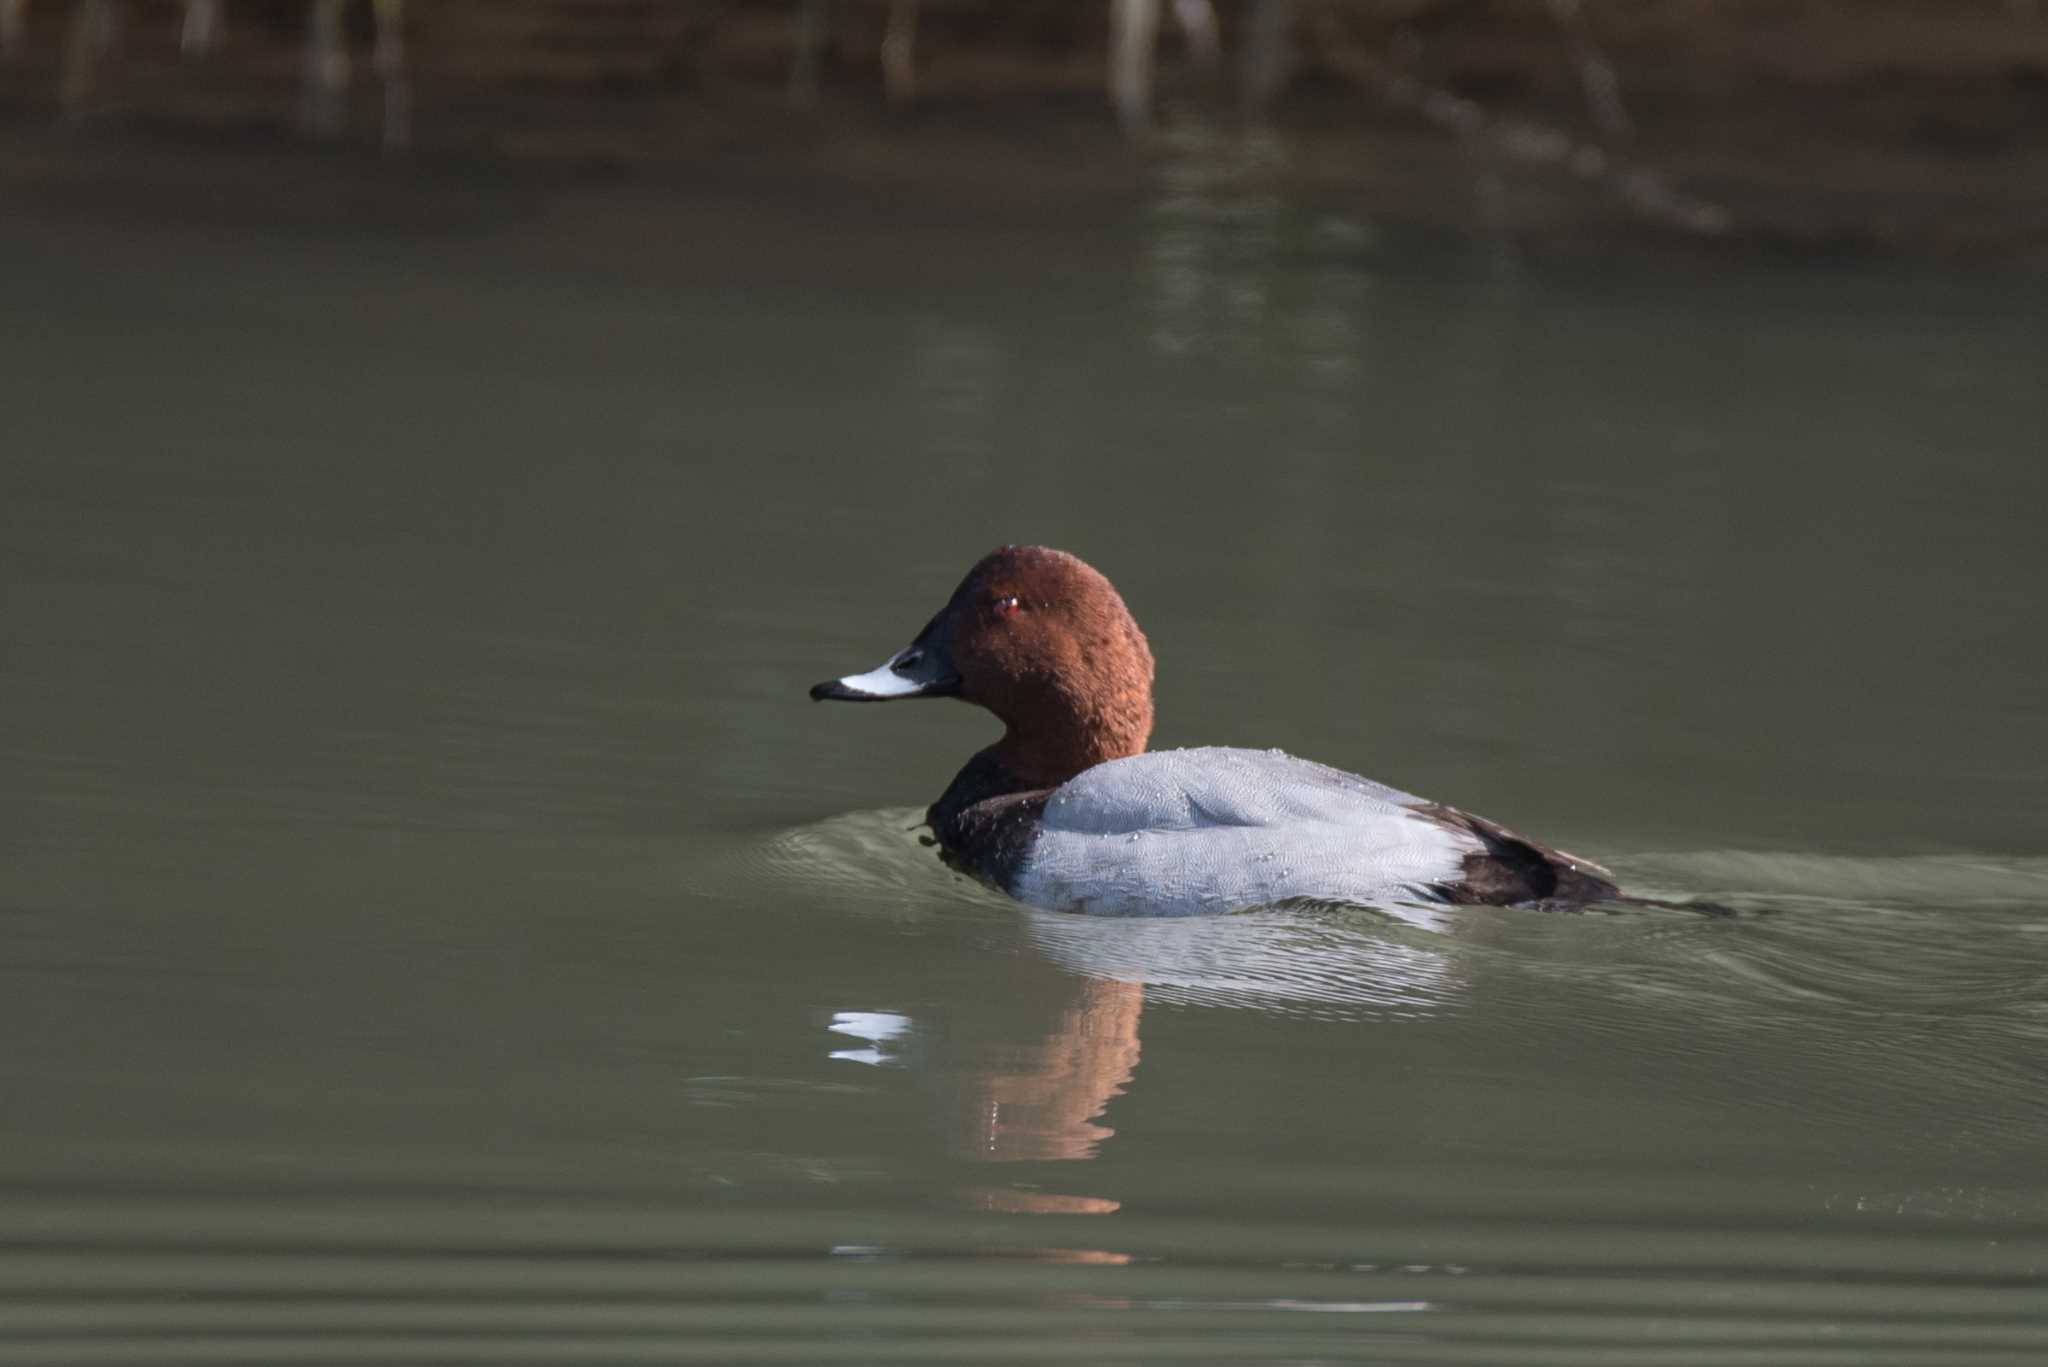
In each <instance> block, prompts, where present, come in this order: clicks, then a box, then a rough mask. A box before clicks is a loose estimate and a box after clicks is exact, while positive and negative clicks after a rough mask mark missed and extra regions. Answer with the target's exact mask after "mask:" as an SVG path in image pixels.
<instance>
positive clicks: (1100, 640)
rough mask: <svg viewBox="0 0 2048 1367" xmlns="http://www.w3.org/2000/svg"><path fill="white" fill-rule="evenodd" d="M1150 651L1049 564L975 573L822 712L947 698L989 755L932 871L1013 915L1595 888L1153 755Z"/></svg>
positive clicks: (1413, 811) (1288, 778)
mask: <svg viewBox="0 0 2048 1367" xmlns="http://www.w3.org/2000/svg"><path fill="white" fill-rule="evenodd" d="M1152 677H1153V663H1152V650H1151V647H1150V645H1148V644H1147V642H1146V640H1145V633H1144V632H1142V631H1140V630H1139V629H1138V624H1137V622H1136V621H1135V620H1133V619H1132V617H1131V614H1130V611H1129V610H1128V609H1127V608H1126V607H1125V606H1124V600H1123V598H1122V596H1121V595H1120V594H1118V593H1117V591H1116V588H1115V587H1114V586H1113V585H1112V584H1111V583H1110V582H1109V580H1108V579H1107V578H1105V577H1104V576H1103V575H1102V574H1101V573H1100V572H1099V571H1097V570H1096V569H1095V568H1094V567H1093V566H1090V565H1089V564H1087V563H1086V562H1084V561H1082V560H1081V559H1080V558H1078V557H1076V556H1073V555H1069V554H1068V553H1066V552H1065V551H1056V550H1051V549H1049V548H1047V547H1044V546H1004V547H1002V548H1000V549H998V550H995V551H992V552H990V553H989V554H988V555H986V556H984V557H982V559H981V560H980V562H979V563H977V564H976V565H975V566H974V568H973V569H971V570H969V571H968V573H967V577H966V578H965V579H963V580H961V582H960V586H959V587H958V588H956V589H955V590H954V591H953V596H952V597H951V598H950V599H949V600H948V601H947V603H946V606H945V607H944V608H942V609H940V611H939V613H938V615H937V616H935V617H933V618H932V619H931V621H930V622H929V623H927V624H926V625H925V628H924V630H922V631H920V632H919V633H918V634H917V637H916V639H915V640H913V641H912V642H911V643H910V644H909V645H908V646H905V647H904V648H903V649H902V650H899V651H897V652H896V653H895V654H894V655H892V656H890V657H889V659H888V660H887V661H886V662H885V663H884V664H882V665H881V666H880V667H879V668H877V669H873V670H870V671H869V672H868V673H865V674H849V675H846V676H844V677H841V678H837V679H828V680H826V681H825V682H823V683H821V684H817V685H816V686H814V687H813V688H812V689H811V697H813V698H815V699H818V700H820V701H832V700H836V701H843V702H894V701H899V700H902V699H906V698H958V699H960V700H961V701H963V702H969V703H973V704H975V705H977V706H980V707H984V708H986V709H988V710H989V711H990V712H993V713H994V714H995V715H996V717H997V718H999V719H1000V720H1001V721H1002V723H1003V725H1004V728H1005V730H1004V732H1003V737H1002V739H1001V740H999V741H997V742H996V743H995V744H994V745H991V746H989V747H988V748H987V749H985V750H983V751H981V752H980V753H979V754H977V755H975V756H974V757H973V758H972V759H970V760H968V761H967V764H966V766H965V767H964V768H962V769H961V770H960V772H959V773H958V774H957V775H955V776H954V778H953V781H952V783H950V784H949V785H947V788H946V791H945V792H944V793H942V794H941V795H940V796H939V799H938V801H936V802H934V803H933V804H932V805H931V807H930V809H929V810H928V811H927V812H926V820H927V821H928V822H929V823H930V825H931V829H932V832H933V835H934V836H935V837H936V840H937V843H938V846H939V849H940V852H941V854H942V855H943V856H944V857H945V858H946V860H947V861H948V862H949V863H950V864H952V865H953V866H954V867H955V868H958V869H960V870H962V871H964V872H966V873H968V874H971V875H973V876H974V877H976V878H979V879H981V880H982V881H983V882H986V883H989V884H991V885H992V886H994V887H997V888H1000V889H1001V890H1002V891H1004V892H1007V893H1009V894H1010V895H1011V896H1013V897H1016V898H1017V899H1019V900H1020V901H1023V902H1026V903H1029V904H1030V905H1032V906H1036V907H1042V908H1046V909H1049V910H1058V911H1073V912H1085V913H1095V914H1101V915H1124V916H1132V915H1154V916H1160V915H1190V914H1199V913H1214V912H1229V911H1238V910H1244V909H1247V908H1251V907H1257V906H1268V905H1272V904H1275V903H1281V902H1289V901H1314V902H1337V903H1357V904H1364V905H1368V906H1371V905H1383V904H1387V903H1403V902H1415V901H1423V902H1438V903H1442V902H1461V903H1493V904H1510V903H1524V902H1537V903H1547V904H1550V903H1560V902H1563V903H1574V902H1589V901H1597V900H1602V899H1607V898H1612V897H1615V896H1617V895H1618V892H1617V889H1616V887H1615V885H1614V883H1613V882H1612V881H1611V879H1610V878H1609V876H1608V874H1607V871H1606V870H1604V869H1602V868H1600V867H1599V866H1598V865H1596V864H1592V863H1589V862H1588V861H1586V860H1584V859H1580V858H1579V857H1577V856H1576V855H1571V854H1566V853H1564V852H1563V851H1560V850H1556V849H1552V848H1551V847H1549V846H1547V845H1542V844H1539V843H1537V842H1536V841H1533V840H1530V839H1528V838H1526V837H1524V836H1520V835H1517V834H1515V833H1514V832H1513V831H1510V830H1508V829H1507V828H1506V827H1504V826H1500V825H1497V824H1495V823H1494V822H1491V821H1488V820H1486V819H1485V818H1483V817H1477V816H1473V815H1471V814H1469V813H1466V812H1461V811H1459V810H1458V809H1456V808H1455V807H1447V806H1445V805H1443V804H1441V803H1436V802H1429V801H1426V800H1425V799H1423V798H1420V797H1416V796H1414V795H1413V794H1411V793H1404V792H1402V791H1400V790H1399V789H1396V788H1390V787H1388V786H1386V785H1385V784H1383V783H1375V782H1373V781H1372V780H1370V779H1366V778H1361V777H1359V776H1358V775H1357V774H1352V773H1346V772H1345V771H1344V770H1341V769H1333V768H1331V767H1330V766H1328V765H1324V764H1317V763H1314V762H1313V761H1310V760H1305V759H1297V758H1295V757H1294V756H1292V755H1287V754H1284V753H1282V752H1281V751H1278V750H1248V749H1235V748H1228V747H1221V746H1207V747H1202V748H1199V749H1188V750H1165V751H1151V752H1148V751H1147V750H1146V748H1145V746H1146V742H1147V741H1148V740H1149V739H1150V738H1151V734H1152Z"/></svg>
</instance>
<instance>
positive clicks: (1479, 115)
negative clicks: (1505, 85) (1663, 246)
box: [1313, 9, 1732, 236]
mask: <svg viewBox="0 0 2048 1367" xmlns="http://www.w3.org/2000/svg"><path fill="white" fill-rule="evenodd" d="M1313 22H1314V25H1315V34H1316V37H1317V39H1318V40H1319V41H1320V43H1321V44H1322V52H1321V54H1320V55H1321V57H1322V59H1323V60H1324V61H1325V62H1327V63H1328V64H1329V65H1330V67H1331V68H1332V69H1333V70H1335V71H1337V72H1338V73H1339V74H1340V75H1343V76H1346V77H1349V78H1350V79H1351V80H1353V81H1356V82H1357V83H1358V84H1360V85H1362V86H1365V87H1366V88H1367V89H1370V90H1373V91H1376V92H1377V93H1378V94H1379V95H1380V96H1381V98H1383V99H1385V100H1386V101H1387V102H1388V103H1389V104H1392V105H1395V106H1397V107H1399V108H1403V109H1410V110H1413V111H1414V112H1416V113H1417V114H1419V115H1421V116H1422V117H1423V118H1424V119H1426V120H1428V121H1429V122H1430V123H1433V124H1435V125H1437V126H1438V127H1440V128H1443V129H1445V130H1447V131H1449V132H1453V133H1456V134H1458V135H1459V136H1460V137H1462V138H1467V139H1472V140H1474V141H1475V143H1479V144H1483V145H1484V146H1486V147H1488V148H1490V149H1491V150H1493V151H1497V152H1499V153H1501V154H1503V155H1505V156H1508V157H1510V158H1512V159H1514V160H1516V161H1519V162H1522V163H1525V164H1527V165H1531V166H1541V167H1548V168H1554V169H1557V170H1561V171H1564V172H1565V173H1567V174H1569V175H1572V176H1574V177H1576V178H1578V179H1580V180H1584V181H1589V182H1597V183H1599V184H1601V185H1604V186H1605V187H1607V189H1608V190H1609V191H1611V192H1612V193H1613V194H1614V195H1615V197H1616V198H1618V199H1619V200H1620V201H1621V202H1622V203H1623V204H1625V205H1627V206H1628V207H1629V208H1631V209H1633V210H1635V211H1636V212H1637V213H1640V214H1642V215H1643V216H1644V217H1646V218H1651V219H1654V220H1656V221H1658V222H1660V223H1665V224H1668V225H1669V226H1671V227H1675V228H1680V229H1683V230H1684V231H1686V232H1691V233H1698V234H1701V235H1702V236H1714V235H1718V234H1721V233H1724V232H1726V231H1728V229H1729V227H1730V225H1731V221H1732V220H1731V216H1730V214H1729V212H1728V210H1727V209H1726V208H1724V207H1723V206H1722V205H1719V204H1716V203H1714V202H1713V201H1712V200H1708V199H1703V198H1701V197H1700V196H1697V195H1693V194H1690V193H1688V192H1686V191H1684V190H1680V189H1678V188H1676V187H1675V186H1673V185H1671V184H1670V183H1669V182H1667V181H1666V180H1665V179H1664V177H1662V176H1661V175H1659V174H1658V173H1656V172H1655V171H1652V170H1649V169H1647V168H1644V167H1640V166H1634V165H1628V164H1624V163H1623V162H1622V161H1621V160H1620V159H1619V158H1618V157H1617V156H1616V155H1614V154H1612V153H1610V152H1609V151H1608V150H1607V149H1606V148H1604V147H1602V146H1600V145H1599V144H1598V143H1594V142H1588V141H1586V140H1585V139H1582V138H1575V137H1573V136H1572V135H1571V134H1570V133H1567V132H1565V131H1564V130H1562V129H1559V128H1554V127H1551V126H1549V125H1546V124H1541V123H1537V122H1535V121H1533V120H1530V119H1524V118H1519V117H1516V116H1513V115H1500V114H1493V113H1489V112H1488V111H1487V110H1486V109H1485V107H1484V106H1482V105H1481V104H1480V103H1479V102H1478V101H1476V100H1472V99H1468V98H1467V97H1465V96H1463V95H1460V94H1458V93H1457V92H1456V91H1453V90H1447V89H1445V88H1443V87H1441V86H1432V85H1430V84H1428V83H1427V82H1425V81H1422V80H1421V79H1419V78H1417V77H1415V76H1411V75H1409V74H1407V73H1406V72H1404V71H1401V70H1398V69H1397V68H1395V67H1394V66H1392V65H1391V64H1389V63H1388V62H1386V61H1385V60H1383V59H1381V58H1379V57H1376V56H1374V55H1372V54H1371V53H1369V52H1365V51H1363V50H1361V49H1360V48H1359V47H1358V45H1357V44H1356V43H1355V42H1353V41H1352V36H1351V35H1350V34H1349V33H1348V32H1346V31H1345V29H1344V27H1343V26H1342V25H1341V24H1340V23H1339V22H1338V21H1337V20H1336V18H1335V17H1334V16H1333V15H1332V14H1331V13H1330V12H1329V11H1327V10H1321V9H1319V10H1317V11H1315V14H1314V19H1313Z"/></svg>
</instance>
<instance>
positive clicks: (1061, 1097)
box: [947, 909, 1457, 1260]
mask: <svg viewBox="0 0 2048 1367" xmlns="http://www.w3.org/2000/svg"><path fill="white" fill-rule="evenodd" d="M1440 917H1441V913H1437V912H1432V911H1427V910H1423V911H1416V912H1412V913H1410V912H1403V911H1400V910H1398V909H1397V910H1396V911H1394V912H1391V913H1387V914H1385V915H1378V916H1376V915H1374V914H1373V913H1367V912H1359V911H1345V912H1316V911H1312V910H1282V911H1272V912H1259V913H1253V914H1250V915H1245V916H1229V917H1204V918H1189V919H1180V920H1149V921H1148V920H1106V919H1098V918H1090V917H1082V916H1072V915H1063V914H1060V913H1052V912H1031V913H1026V914H1025V920H1024V923H1023V928H1024V934H1025V938H1026V940H1027V942H1028V943H1029V945H1030V947H1031V949H1032V950H1033V951H1034V954H1033V957H1035V958H1040V959H1043V960H1046V961H1049V962H1051V963H1052V964H1054V965H1057V966H1058V967H1060V968H1062V969H1064V970H1066V971H1067V972H1068V973H1070V974H1072V975H1073V976H1072V977H1070V978H1068V979H1066V981H1065V987H1064V993H1063V995H1064V1000H1063V1001H1060V1002H1059V1004H1058V1006H1057V1007H1056V1014H1055V1015H1054V1017H1053V1019H1052V1020H1051V1021H1050V1022H1049V1025H1048V1027H1047V1028H1046V1029H1045V1030H1044V1032H1043V1033H1042V1035H1039V1036H1038V1037H1037V1038H1035V1039H1033V1040H1032V1041H1031V1042H1029V1043H1025V1044H1019V1043H1016V1042H1014V1040H1015V1037H1014V1036H1012V1038H1011V1040H1008V1041H1001V1042H996V1043H993V1044H992V1045H990V1046H989V1047H988V1048H987V1049H986V1050H985V1051H984V1050H982V1049H976V1048H973V1047H969V1048H967V1049H966V1053H967V1054H968V1057H965V1058H961V1059H958V1060H957V1062H958V1064H960V1065H963V1066H961V1068H960V1071H959V1073H958V1074H957V1075H956V1076H955V1078H954V1079H952V1081H953V1086H952V1087H950V1088H948V1089H947V1091H948V1092H949V1093H950V1095H951V1096H952V1097H953V1098H954V1099H955V1100H954V1101H953V1103H952V1104H951V1106H950V1107H949V1110H950V1112H951V1113H950V1114H949V1115H948V1117H947V1122H948V1128H949V1129H950V1130H951V1131H952V1132H953V1133H954V1135H955V1136H956V1139H957V1147H958V1152H959V1153H960V1156H962V1157H963V1158H965V1159H967V1160H969V1161H972V1162H982V1163H1021V1162H1062V1161H1064V1162H1076V1161H1083V1160H1087V1159H1091V1158H1094V1157H1096V1156H1097V1154H1098V1153H1099V1152H1100V1151H1101V1148H1102V1146H1103V1145H1104V1144H1105V1143H1106V1142H1107V1141H1108V1140H1110V1139H1111V1138H1112V1137H1114V1135H1115V1134H1116V1130H1115V1128H1114V1127H1113V1126H1111V1125H1109V1124H1107V1123H1105V1117H1106V1114H1107V1112H1108V1111H1109V1108H1110V1103H1111V1102H1112V1100H1114V1099H1115V1098H1116V1097H1118V1096H1120V1095H1122V1094H1123V1093H1124V1092H1125V1091H1126V1090H1128V1089H1129V1088H1130V1087H1131V1086H1132V1085H1133V1084H1134V1081H1135V1079H1136V1075H1137V1071H1138V1062H1139V1058H1140V1055H1141V1051H1142V1044H1141V1041H1140V1036H1139V1021H1140V1018H1141V1017H1142V1015H1143V1013H1144V1009H1145V999H1146V994H1147V993H1148V991H1149V992H1151V993H1153V994H1155V995H1156V996H1158V997H1161V998H1164V999H1166V1000H1169V1001H1176V1002H1183V1003H1199V1004H1205V1005H1213V1006H1234V1007H1240V1008H1253V1009H1265V1010H1278V1011H1287V1012H1297V1013H1299V1012H1313V1013H1316V1014H1353V1015H1357V1016H1359V1017H1360V1018H1365V1017H1379V1018H1391V1017H1396V1016H1399V1017H1407V1018H1415V1017H1420V1016H1426V1015H1430V1014H1434V1013H1435V1012H1437V1011H1439V1010H1441V1009H1443V1007H1444V1006H1445V1005H1446V1004H1447V1003H1448V1002H1449V1001H1451V1000H1452V999H1454V998H1455V996H1456V992H1457V989H1456V985H1455V979H1454V975H1453V974H1452V973H1451V971H1450V963H1449V959H1448V957H1447V955H1446V953H1445V949H1444V947H1443V943H1442V940H1443V937H1441V936H1440V935H1438V934H1437V933H1435V932H1437V931H1439V930H1441V929H1443V928H1444V923H1443V922H1442V921H1441V919H1440ZM1432 942H1435V943H1432ZM1055 1000H1059V999H1058V997H1057V996H1056V997H1055ZM967 1197H968V1200H969V1202H970V1204H972V1205H973V1206H974V1207H975V1208H977V1209H981V1210H990V1211H1008V1212H1014V1213H1020V1214H1039V1215H1045V1214H1073V1215H1101V1214H1109V1213H1111V1212H1113V1211H1115V1210H1117V1209H1119V1208H1120V1203H1119V1202H1117V1201H1116V1200H1114V1199H1111V1198H1108V1197H1103V1196H1079V1195H1068V1194H1063V1193H1059V1192H1054V1191H1046V1190H1042V1189H1038V1188H1036V1187H1026V1186H1021V1185H1015V1186H1003V1185H977V1186H974V1187H971V1188H970V1189H969V1190H968V1192H967ZM1070 1251H1072V1252H1075V1253H1076V1254H1077V1256H1081V1255H1083V1254H1085V1255H1086V1256H1088V1257H1090V1258H1094V1259H1096V1260H1100V1259H1103V1258H1108V1259H1111V1260H1115V1259H1116V1258H1118V1257H1120V1256H1121V1255H1113V1254H1100V1253H1095V1252H1091V1251H1086V1250H1070Z"/></svg>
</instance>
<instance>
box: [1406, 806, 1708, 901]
mask: <svg viewBox="0 0 2048 1367" xmlns="http://www.w3.org/2000/svg"><path fill="white" fill-rule="evenodd" d="M1417 810H1418V811H1420V812H1421V814H1422V815H1424V816H1426V817H1428V818H1429V819H1430V820H1432V821H1434V822H1436V823H1437V824H1438V825H1440V826H1443V827H1445V828H1447V829H1449V830H1453V831H1457V832H1459V833H1461V834H1464V835H1469V836H1472V837H1473V838H1475V839H1477V840H1478V841H1479V845H1480V848H1479V849H1477V850H1475V851H1473V852H1472V853H1471V854H1469V855H1467V856H1465V867H1464V872H1463V875H1462V876H1461V877H1460V878H1459V879H1458V880H1457V882H1456V883H1454V884H1452V885H1450V886H1448V887H1445V888H1442V889H1440V891H1441V893H1442V895H1443V897H1444V899H1445V900H1446V901H1450V902H1459V903H1465V904H1468V905H1483V906H1516V907H1530V908H1533V909H1534V910H1537V911H1591V910H1596V909H1598V908H1601V907H1609V908H1617V909H1619V908H1630V907H1634V908H1642V909H1654V910H1659V911H1689V912H1692V913H1694V914H1695V915H1699V916H1733V915H1735V914H1736V912H1735V910H1734V909H1733V908H1732V907H1724V906H1720V905H1718V904H1716V903H1713V902H1669V901H1665V900H1663V899H1661V898H1655V897H1631V896H1629V895H1628V894H1627V893H1624V892H1623V891H1622V890H1621V887H1620V885H1619V884H1617V883H1616V882H1615V881H1614V875H1613V874H1612V873H1610V872H1608V871H1607V870H1606V869H1604V868H1601V867H1600V866H1599V865H1598V864H1595V863H1594V862H1593V861H1592V860H1590V859H1582V858H1580V857H1579V856H1578V855H1575V854H1572V853H1570V852H1569V851H1567V850H1557V849H1552V848H1551V847H1550V846H1548V845H1539V844H1538V843H1537V842H1535V841H1533V840H1531V839H1529V838H1528V837H1526V836H1521V835H1517V834H1515V833H1514V832H1513V831H1511V830H1509V829H1508V828H1507V827H1505V826H1502V825H1500V824H1499V823H1497V822H1492V821H1488V820H1487V819H1486V818H1485V817H1482V816H1473V815H1472V814H1471V813H1470V812H1461V811H1459V810H1458V809H1457V808H1455V807H1446V806H1443V805H1442V804H1440V803H1434V802H1432V803H1426V804H1424V805H1423V806H1422V807H1420V808H1418V809H1417Z"/></svg>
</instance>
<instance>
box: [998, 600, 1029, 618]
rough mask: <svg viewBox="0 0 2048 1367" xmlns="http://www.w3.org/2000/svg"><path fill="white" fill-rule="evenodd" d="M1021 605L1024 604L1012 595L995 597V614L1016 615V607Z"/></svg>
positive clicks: (1001, 615)
mask: <svg viewBox="0 0 2048 1367" xmlns="http://www.w3.org/2000/svg"><path fill="white" fill-rule="evenodd" d="M1023 606H1024V605H1023V604H1022V603H1020V602H1018V601H1017V599H1016V597H1015V596H1014V595H1012V596H1011V597H1008V598H998V599H996V616H998V617H1015V616H1016V615H1017V609H1018V608H1021V607H1023Z"/></svg>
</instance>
